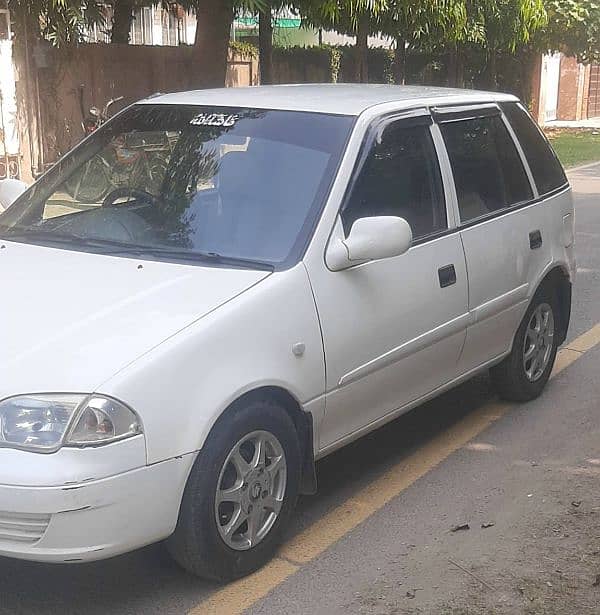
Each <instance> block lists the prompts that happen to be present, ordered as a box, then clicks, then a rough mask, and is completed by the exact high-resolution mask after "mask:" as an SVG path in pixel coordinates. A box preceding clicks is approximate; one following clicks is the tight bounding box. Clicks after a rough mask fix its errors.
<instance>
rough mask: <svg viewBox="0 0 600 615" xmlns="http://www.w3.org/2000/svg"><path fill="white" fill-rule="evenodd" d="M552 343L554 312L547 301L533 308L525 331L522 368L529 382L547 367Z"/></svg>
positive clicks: (538, 376) (534, 379) (538, 377)
mask: <svg viewBox="0 0 600 615" xmlns="http://www.w3.org/2000/svg"><path fill="white" fill-rule="evenodd" d="M553 345H554V314H553V312H552V308H551V307H550V306H549V305H548V304H547V303H542V304H540V305H538V307H537V308H536V309H535V310H534V312H533V314H532V315H531V318H530V319H529V323H528V324H527V329H526V331H525V343H524V345H523V368H524V370H525V375H526V376H527V379H528V380H529V381H530V382H536V381H537V380H539V379H540V378H541V377H542V374H543V373H544V371H545V370H546V368H547V367H548V362H549V361H550V355H551V354H552V347H553Z"/></svg>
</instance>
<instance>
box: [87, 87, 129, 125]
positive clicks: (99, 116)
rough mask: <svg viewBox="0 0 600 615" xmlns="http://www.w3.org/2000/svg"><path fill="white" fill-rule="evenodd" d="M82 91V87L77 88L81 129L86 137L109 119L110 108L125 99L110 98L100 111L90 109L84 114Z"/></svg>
mask: <svg viewBox="0 0 600 615" xmlns="http://www.w3.org/2000/svg"><path fill="white" fill-rule="evenodd" d="M83 91H84V86H83V85H80V86H79V107H80V109H81V117H82V118H83V119H82V122H81V127H82V128H83V132H84V134H85V135H86V136H87V135H89V134H92V133H93V132H94V131H96V130H98V128H100V126H102V124H104V123H105V122H107V121H108V120H109V119H110V108H111V107H112V106H113V105H114V104H116V103H118V102H121V101H122V100H123V99H124V98H125V97H124V96H118V97H117V98H111V99H110V100H109V101H108V102H107V103H106V104H105V105H104V107H103V108H102V109H99V108H98V107H91V108H90V109H89V111H88V112H87V113H86V111H85V106H84V104H83Z"/></svg>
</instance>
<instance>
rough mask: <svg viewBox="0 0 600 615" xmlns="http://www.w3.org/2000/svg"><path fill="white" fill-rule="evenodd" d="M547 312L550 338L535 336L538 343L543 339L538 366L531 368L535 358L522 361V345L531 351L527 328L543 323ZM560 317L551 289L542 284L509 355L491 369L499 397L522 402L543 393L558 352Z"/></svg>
mask: <svg viewBox="0 0 600 615" xmlns="http://www.w3.org/2000/svg"><path fill="white" fill-rule="evenodd" d="M546 313H549V321H551V323H552V332H551V335H550V334H547V335H545V336H538V337H537V339H539V340H541V339H542V337H544V339H545V341H544V342H543V343H542V342H538V345H540V346H541V348H540V349H539V350H538V352H539V353H540V354H539V359H540V364H539V365H538V366H537V367H536V368H535V369H533V368H534V366H533V360H534V359H531V358H530V359H528V360H526V358H525V352H526V348H525V346H526V345H527V351H529V352H531V351H532V346H533V345H534V339H535V335H534V336H533V337H532V334H529V333H528V331H529V330H530V328H531V329H532V331H533V330H534V329H535V327H536V326H537V323H538V322H540V320H542V321H543V317H544V315H545V314H546ZM559 315H560V312H559V305H558V300H557V297H556V292H555V290H554V288H552V287H551V286H550V285H548V284H546V285H543V286H542V287H540V289H539V290H538V291H537V293H536V294H535V295H534V297H533V299H532V301H531V303H530V305H529V307H528V309H527V312H526V313H525V316H524V317H523V320H522V321H521V324H520V325H519V329H518V330H517V333H516V334H515V338H514V340H513V346H512V350H511V353H510V354H509V355H508V356H507V357H506V358H505V359H504V360H503V361H502V363H500V364H498V365H496V366H495V367H493V368H492V369H491V370H490V376H491V379H492V384H493V385H494V388H495V389H496V390H497V392H498V394H499V395H500V397H502V398H503V399H506V400H509V401H518V402H524V401H530V400H532V399H535V398H536V397H538V396H539V395H540V394H541V393H542V391H543V390H544V387H545V386H546V383H547V382H548V378H550V373H551V372H552V367H553V366H554V360H555V359H556V352H557V350H558V326H559V322H560V320H559V318H560V316H559ZM540 317H542V318H540ZM542 328H543V327H542ZM542 366H543V367H542Z"/></svg>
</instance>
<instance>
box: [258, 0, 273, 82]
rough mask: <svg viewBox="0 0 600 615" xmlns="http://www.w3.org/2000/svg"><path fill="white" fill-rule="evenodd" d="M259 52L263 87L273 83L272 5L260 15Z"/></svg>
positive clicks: (268, 4) (267, 4)
mask: <svg viewBox="0 0 600 615" xmlns="http://www.w3.org/2000/svg"><path fill="white" fill-rule="evenodd" d="M258 52H259V61H260V82H261V84H262V85H269V84H271V83H273V18H272V14H271V3H270V2H267V3H266V4H265V10H264V11H260V13H259V14H258Z"/></svg>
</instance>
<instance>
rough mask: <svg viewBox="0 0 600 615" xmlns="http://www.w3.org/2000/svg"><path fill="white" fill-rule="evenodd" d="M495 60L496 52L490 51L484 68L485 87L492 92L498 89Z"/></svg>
mask: <svg viewBox="0 0 600 615" xmlns="http://www.w3.org/2000/svg"><path fill="white" fill-rule="evenodd" d="M496 59H497V54H496V50H495V49H490V52H489V55H488V61H487V66H486V82H487V87H488V88H489V89H490V90H491V91H493V92H495V91H496V90H497V89H498V65H497V61H496Z"/></svg>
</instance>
